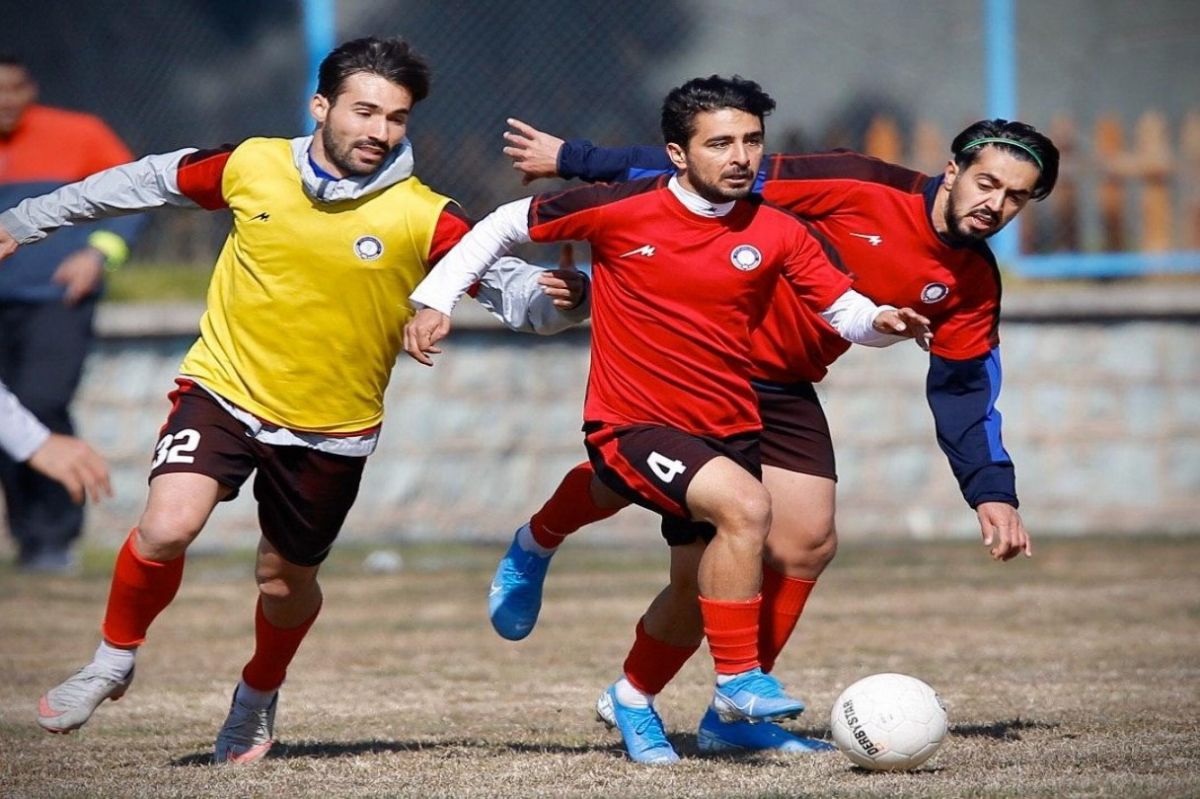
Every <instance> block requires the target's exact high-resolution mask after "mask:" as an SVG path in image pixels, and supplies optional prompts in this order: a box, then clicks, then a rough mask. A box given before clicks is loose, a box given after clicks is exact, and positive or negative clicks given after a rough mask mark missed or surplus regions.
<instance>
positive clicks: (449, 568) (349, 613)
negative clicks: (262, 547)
mask: <svg viewBox="0 0 1200 799" xmlns="http://www.w3.org/2000/svg"><path fill="white" fill-rule="evenodd" d="M569 546H570V545H569ZM570 550H571V551H569V552H567V553H565V554H564V556H561V557H560V558H559V559H558V562H556V564H555V568H554V570H552V572H551V576H550V581H549V585H548V592H547V607H546V609H545V610H544V611H543V616H542V620H541V622H540V624H539V627H538V629H537V630H536V631H535V632H534V634H533V635H532V636H531V637H530V638H529V639H527V640H526V641H524V642H522V643H520V644H512V643H508V642H504V641H501V640H500V639H499V638H497V637H496V636H495V635H494V634H493V633H492V632H491V628H490V627H489V626H488V623H487V618H486V609H485V608H486V602H485V599H484V595H485V593H486V586H487V583H488V579H489V577H490V571H491V568H492V566H493V564H494V558H495V557H497V556H498V555H499V551H498V550H496V551H493V549H492V548H478V549H472V548H436V547H420V548H414V549H412V550H406V551H405V552H404V555H405V561H406V565H405V569H404V571H403V572H401V573H399V574H392V575H367V574H364V572H363V571H362V569H361V568H360V564H361V562H362V559H363V555H364V554H365V553H364V552H362V551H353V550H350V551H344V552H342V553H338V554H337V555H336V556H335V557H334V558H333V559H332V560H331V562H330V564H329V567H328V569H327V573H326V577H325V579H324V580H323V585H324V587H325V595H326V604H325V610H324V612H323V614H322V617H321V619H320V621H319V622H318V623H317V625H316V626H315V627H314V629H313V632H312V634H311V635H310V637H309V639H308V641H307V642H306V645H305V647H304V648H303V649H302V650H301V652H300V654H299V656H298V658H297V660H296V661H295V663H294V664H293V666H292V669H291V672H290V675H289V682H288V683H287V685H286V686H285V688H284V691H283V693H282V695H281V701H280V709H279V716H278V721H277V727H276V732H277V736H278V739H279V741H280V743H278V744H277V745H276V747H275V749H274V751H273V752H272V753H271V756H270V757H269V758H268V759H267V760H265V761H263V762H261V763H259V764H257V765H255V766H251V767H246V768H237V767H214V766H212V765H211V764H210V751H211V746H212V741H213V737H214V735H215V733H216V730H217V727H218V726H219V724H220V723H221V721H222V720H223V718H224V714H225V711H226V709H227V705H228V701H229V693H230V691H231V690H232V688H233V685H234V683H235V681H236V679H237V676H238V672H239V670H240V668H241V665H242V663H243V662H244V661H245V659H246V658H247V657H248V656H249V653H250V649H251V645H252V644H251V631H252V624H251V619H252V616H251V613H252V607H253V601H254V600H253V588H252V581H251V579H250V576H249V560H250V555H249V553H246V554H244V555H239V556H236V557H235V556H229V557H222V558H199V557H197V558H193V559H192V561H191V562H190V563H189V566H188V571H187V574H186V575H185V581H184V586H183V589H182V590H181V591H180V594H179V596H178V598H177V599H176V601H175V603H174V605H172V607H171V608H169V609H168V610H167V612H166V613H165V614H164V615H163V616H162V617H160V618H159V620H158V622H157V624H156V625H155V628H154V629H153V631H152V636H151V640H150V642H149V644H148V645H147V646H146V647H145V649H144V650H143V652H142V653H141V656H140V658H139V663H138V677H137V681H136V682H135V683H134V685H133V688H132V689H131V690H130V692H129V694H128V695H127V696H126V697H125V698H124V699H122V700H121V701H120V702H118V703H108V704H106V705H105V706H104V707H102V708H101V709H100V710H99V712H98V713H97V715H96V716H95V717H94V718H93V719H92V721H91V722H90V724H89V725H88V726H87V727H86V728H84V729H83V730H81V731H80V732H78V733H75V734H74V735H71V736H68V737H60V736H50V735H46V734H44V733H42V732H41V731H40V730H39V729H38V727H37V726H36V724H35V723H34V721H33V717H34V709H35V704H36V701H37V697H38V695H39V694H40V693H41V692H42V691H43V690H44V689H46V688H48V687H49V686H50V685H52V684H53V683H55V682H57V681H59V680H60V679H62V678H64V677H66V676H67V675H68V674H69V673H70V672H71V671H72V670H73V669H74V668H77V667H78V666H79V665H82V663H83V662H85V661H86V659H87V658H88V657H89V656H90V654H91V650H92V648H94V646H95V637H96V627H97V624H98V621H99V618H100V615H101V612H102V605H103V600H104V596H105V593H106V591H107V563H106V562H105V561H106V560H107V558H104V557H100V556H96V555H93V557H92V558H91V559H90V560H89V564H88V568H87V569H86V571H85V574H84V576H83V578H81V579H56V580H36V579H34V578H31V577H28V576H24V575H17V574H14V573H12V572H3V573H0V673H2V674H3V680H0V795H2V796H4V797H34V796H38V797H41V796H45V797H77V796H78V797H84V796H87V797H92V796H103V797H110V796H154V797H183V796H221V797H235V796H236V797H241V796H287V797H289V799H293V798H294V799H302V798H303V797H322V798H326V797H340V796H447V797H450V796H453V797H474V796H480V797H483V796H488V797H518V796H545V797H559V796H564V797H565V796H575V797H609V796H630V797H634V796H636V797H658V796H664V797H665V796H687V797H733V796H763V797H785V796H836V797H904V796H912V797H918V796H919V797H962V796H973V797H975V796H996V797H1066V796H1119V797H1131V796H1145V797H1151V796H1152V797H1185V796H1198V795H1200V740H1198V733H1200V721H1198V720H1197V717H1198V716H1200V680H1198V677H1200V635H1198V633H1200V579H1198V572H1197V567H1196V564H1197V563H1198V562H1200V537H1193V538H1186V539H1168V538H1159V539H1136V540H1135V539H1127V538H1092V539H1086V540H1082V539H1047V538H1042V539H1040V540H1038V542H1037V551H1036V557H1035V558H1034V559H1033V560H1031V561H1020V562H1014V563H1009V564H1005V565H1000V564H995V563H992V562H990V561H989V560H988V559H987V558H986V557H985V556H984V554H983V552H982V549H981V548H980V547H978V546H976V545H974V544H973V543H965V542H960V543H887V544H879V545H871V546H867V545H856V546H849V545H848V546H845V547H844V548H843V551H842V552H841V554H840V555H839V558H838V561H837V562H836V563H835V564H834V566H833V568H832V569H831V570H830V572H829V573H828V574H827V575H826V577H825V579H823V580H822V583H821V585H820V587H819V588H818V590H817V592H816V593H815V594H814V596H813V599H812V601H811V603H810V605H809V610H808V612H807V613H806V615H805V617H804V619H803V621H802V622H801V627H800V630H799V632H798V634H797V636H796V638H795V639H793V645H792V647H791V649H790V651H788V652H787V653H785V655H784V657H783V659H782V660H781V661H780V665H779V668H778V670H777V673H778V674H779V675H780V676H781V677H782V678H783V679H784V681H785V683H787V684H788V685H789V686H791V687H793V688H794V689H795V691H796V692H797V693H799V694H801V695H803V696H805V697H806V698H807V699H808V702H809V712H808V713H806V714H805V716H803V717H801V719H800V720H799V721H798V722H793V723H792V726H793V728H794V729H797V730H799V731H801V732H803V733H804V734H808V735H819V736H820V735H827V734H828V723H829V709H830V705H831V703H832V702H833V700H834V698H835V697H836V695H837V694H838V693H839V692H840V690H841V688H842V687H844V686H845V685H847V684H848V683H849V682H851V681H853V680H854V679H856V678H858V677H860V676H863V675H866V674H870V673H873V672H879V671H901V672H907V673H911V674H914V675H917V676H919V677H921V678H923V679H925V680H926V681H928V682H929V683H931V684H932V685H933V686H934V687H935V688H937V689H938V691H939V692H940V693H941V695H942V697H943V699H944V700H945V702H946V703H947V705H948V707H949V712H950V721H951V734H950V736H949V738H948V741H947V744H946V745H945V746H944V747H943V749H942V750H941V751H939V752H938V753H937V755H935V757H934V758H933V759H932V760H931V761H930V762H929V763H928V764H926V766H925V767H924V768H922V769H921V770H920V771H918V772H915V773H911V774H883V773H869V772H864V771H861V770H858V769H855V768H853V767H851V765H850V763H849V761H847V760H846V759H845V758H843V757H842V756H841V755H840V754H824V755H810V756H783V755H764V756H746V757H724V758H709V757H701V756H700V755H699V754H698V753H697V751H696V747H695V735H694V733H695V724H696V722H697V720H698V719H699V716H700V714H701V711H702V709H703V707H704V704H705V702H706V701H707V698H708V694H709V691H710V688H709V680H710V676H709V662H708V658H707V654H706V652H704V651H703V650H702V652H701V654H702V655H704V656H703V657H701V656H700V655H698V656H697V657H696V658H694V659H693V660H692V662H691V663H689V664H688V666H687V667H686V668H685V670H684V671H683V673H682V674H681V675H680V677H679V679H678V680H677V681H676V683H675V684H673V685H672V686H669V687H668V688H667V690H666V691H665V692H664V693H663V694H662V696H661V697H660V699H659V702H658V707H659V709H660V711H661V712H662V714H663V716H664V718H665V719H666V722H667V726H668V729H669V731H670V732H671V737H672V739H673V741H674V743H675V745H676V747H677V748H678V749H679V750H680V752H681V754H683V756H684V762H683V763H681V764H680V765H678V766H676V767H672V768H668V769H649V768H645V767H639V766H635V765H633V764H631V763H629V762H627V761H625V760H624V759H623V757H622V754H621V749H620V746H619V742H618V739H617V736H616V734H615V733H610V732H608V731H606V730H605V729H604V728H603V726H601V725H599V724H597V723H596V722H594V721H593V716H592V704H593V702H594V701H595V698H596V696H597V694H598V692H599V691H600V690H601V689H602V688H603V687H604V686H605V685H606V684H607V683H608V682H610V681H611V680H612V679H613V678H614V677H615V676H616V675H617V673H618V670H619V667H620V664H621V661H622V659H623V657H624V654H625V651H626V648H627V646H628V644H629V642H630V640H631V636H632V627H633V624H634V623H635V621H636V619H637V617H638V615H639V613H640V611H641V610H642V609H643V607H644V606H645V604H646V602H647V601H648V600H649V598H650V597H651V596H652V595H653V593H654V592H655V591H656V590H657V589H658V587H659V586H660V584H661V582H662V578H663V574H664V569H663V564H664V561H665V554H664V552H662V551H660V550H643V551H614V550H600V549H587V548H585V547H584V546H570Z"/></svg>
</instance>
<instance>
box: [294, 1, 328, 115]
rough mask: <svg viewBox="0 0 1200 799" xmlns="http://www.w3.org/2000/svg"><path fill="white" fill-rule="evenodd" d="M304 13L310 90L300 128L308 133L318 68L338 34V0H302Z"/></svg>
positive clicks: (305, 100)
mask: <svg viewBox="0 0 1200 799" xmlns="http://www.w3.org/2000/svg"><path fill="white" fill-rule="evenodd" d="M300 2H301V7H302V13H303V15H304V50H305V52H306V53H307V54H308V76H309V77H308V83H307V86H308V91H307V92H305V94H304V105H303V108H302V113H301V122H300V129H301V130H302V131H304V132H305V133H308V132H310V131H311V130H312V128H313V121H312V116H311V115H310V114H309V113H308V102H309V98H311V97H312V95H313V93H314V92H315V91H316V88H317V69H318V67H320V66H321V61H322V60H323V59H324V58H325V56H326V55H328V54H329V51H330V50H332V49H333V47H334V38H335V37H336V35H337V8H336V6H337V0H300Z"/></svg>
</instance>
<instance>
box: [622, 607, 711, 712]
mask: <svg viewBox="0 0 1200 799" xmlns="http://www.w3.org/2000/svg"><path fill="white" fill-rule="evenodd" d="M699 648H700V645H699V644H696V645H695V646H675V645H674V644H668V643H666V642H664V641H660V640H658V639H657V638H653V637H651V635H650V633H648V632H646V621H645V619H638V624H637V636H636V637H635V638H634V641H633V647H632V648H631V649H630V650H629V656H628V657H627V658H625V665H624V667H623V668H624V670H625V679H627V680H629V682H630V683H631V684H632V685H633V687H634V688H636V689H638V690H639V691H641V692H642V693H644V694H650V695H652V696H653V695H654V694H659V693H662V689H663V688H666V687H667V683H669V682H670V681H671V680H673V679H674V678H675V675H676V674H678V673H679V670H680V669H682V668H683V664H684V663H687V662H688V658H690V657H691V656H692V655H693V654H695V652H696V650H697V649H699Z"/></svg>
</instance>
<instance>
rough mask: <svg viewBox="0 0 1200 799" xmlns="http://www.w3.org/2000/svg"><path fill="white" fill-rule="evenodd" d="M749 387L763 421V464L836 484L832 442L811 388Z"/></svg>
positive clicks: (798, 385) (797, 385) (805, 385)
mask: <svg viewBox="0 0 1200 799" xmlns="http://www.w3.org/2000/svg"><path fill="white" fill-rule="evenodd" d="M753 385H754V391H755V393H757V394H758V410H759V413H760V414H762V420H763V431H762V462H763V464H764V465H765V466H775V467H778V468H780V469H787V470H788V471H789V472H800V473H802V474H812V475H816V476H817V477H827V478H829V479H830V480H833V481H834V482H837V465H836V464H835V462H834V458H833V438H832V437H831V436H830V434H829V422H828V421H826V419H825V411H824V410H822V409H821V400H819V399H817V392H816V390H815V389H814V388H813V384H812V383H791V384H788V385H782V384H779V383H765V382H759V381H754V384H753Z"/></svg>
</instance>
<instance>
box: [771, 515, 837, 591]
mask: <svg viewBox="0 0 1200 799" xmlns="http://www.w3.org/2000/svg"><path fill="white" fill-rule="evenodd" d="M837 545H838V540H837V532H836V530H835V529H834V526H833V521H832V520H829V521H828V523H827V524H821V523H818V524H816V525H807V526H806V525H796V526H791V527H788V526H784V525H777V526H776V527H775V529H772V530H771V534H770V536H768V538H767V561H768V563H770V565H771V567H772V568H774V569H775V570H776V571H778V572H779V573H781V574H786V575H788V576H789V577H800V578H803V579H816V578H817V576H818V575H820V574H821V572H822V571H824V570H825V567H826V566H828V565H829V564H830V562H831V561H832V560H833V558H834V556H835V555H836V554H837Z"/></svg>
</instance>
